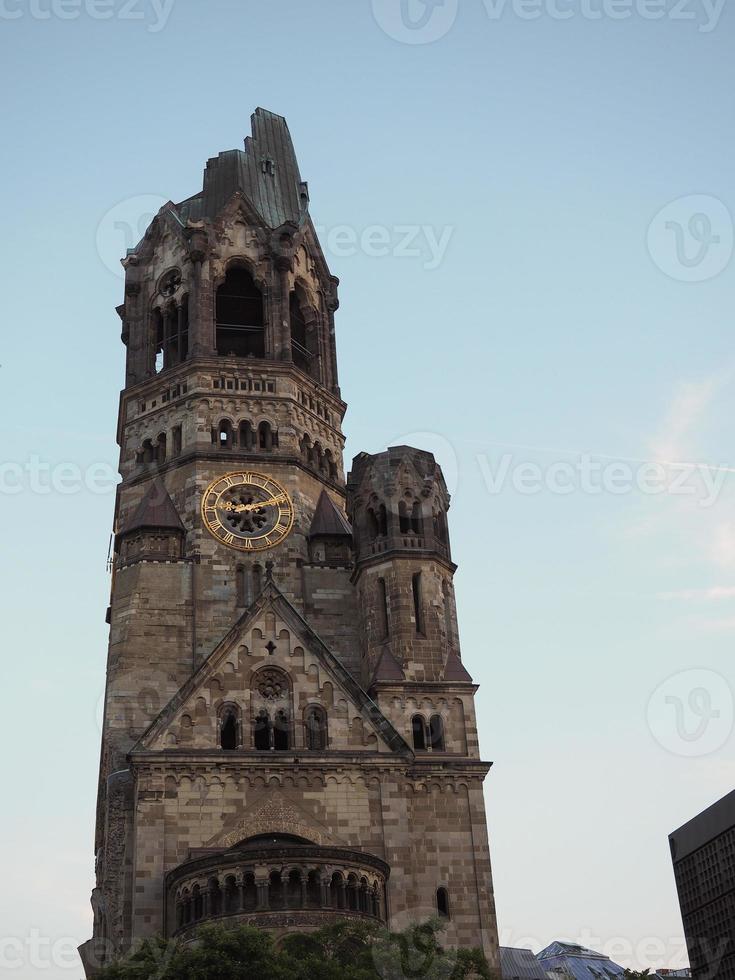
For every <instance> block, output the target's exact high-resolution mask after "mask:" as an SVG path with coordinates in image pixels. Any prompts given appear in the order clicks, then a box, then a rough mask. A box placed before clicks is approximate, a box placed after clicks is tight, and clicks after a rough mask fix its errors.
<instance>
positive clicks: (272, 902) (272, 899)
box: [268, 871, 284, 909]
mask: <svg viewBox="0 0 735 980" xmlns="http://www.w3.org/2000/svg"><path fill="white" fill-rule="evenodd" d="M268 885H269V887H268V905H269V906H270V907H271V908H272V909H282V908H283V904H284V902H283V881H282V879H281V872H280V871H271V873H270V878H269V881H268Z"/></svg>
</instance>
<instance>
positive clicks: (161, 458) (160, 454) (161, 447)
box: [156, 432, 166, 464]
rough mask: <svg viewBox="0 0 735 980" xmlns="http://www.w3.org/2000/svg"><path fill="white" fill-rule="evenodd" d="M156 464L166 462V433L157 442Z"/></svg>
mask: <svg viewBox="0 0 735 980" xmlns="http://www.w3.org/2000/svg"><path fill="white" fill-rule="evenodd" d="M156 462H157V463H159V464H160V463H165V462H166V433H165V432H162V433H161V434H160V435H159V437H158V439H157V440H156Z"/></svg>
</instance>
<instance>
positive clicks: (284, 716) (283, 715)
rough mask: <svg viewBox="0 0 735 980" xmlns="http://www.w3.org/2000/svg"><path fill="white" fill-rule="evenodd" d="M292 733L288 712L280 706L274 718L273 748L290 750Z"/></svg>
mask: <svg viewBox="0 0 735 980" xmlns="http://www.w3.org/2000/svg"><path fill="white" fill-rule="evenodd" d="M290 734H291V733H290V726H289V723H288V713H287V712H286V710H285V709H284V708H279V710H278V711H277V712H276V717H275V718H274V719H273V748H274V749H275V750H276V751H277V752H286V751H288V749H289V747H290V743H291V739H290Z"/></svg>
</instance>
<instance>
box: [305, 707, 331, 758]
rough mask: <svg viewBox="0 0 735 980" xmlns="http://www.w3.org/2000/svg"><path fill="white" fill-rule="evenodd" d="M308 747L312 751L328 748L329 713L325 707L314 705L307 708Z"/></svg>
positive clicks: (321, 750)
mask: <svg viewBox="0 0 735 980" xmlns="http://www.w3.org/2000/svg"><path fill="white" fill-rule="evenodd" d="M305 724H306V747H307V749H310V750H311V751H312V752H323V751H324V750H325V749H326V748H327V713H326V711H325V710H324V708H321V707H319V706H318V705H312V706H311V707H309V708H307V709H306V718H305Z"/></svg>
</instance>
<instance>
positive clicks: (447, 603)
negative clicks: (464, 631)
mask: <svg viewBox="0 0 735 980" xmlns="http://www.w3.org/2000/svg"><path fill="white" fill-rule="evenodd" d="M442 597H443V599H444V639H445V642H446V644H447V647H448V648H449V649H450V650H451V649H453V648H454V624H453V622H452V602H451V592H450V589H449V585H448V584H447V582H446V581H444V582H442Z"/></svg>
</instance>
